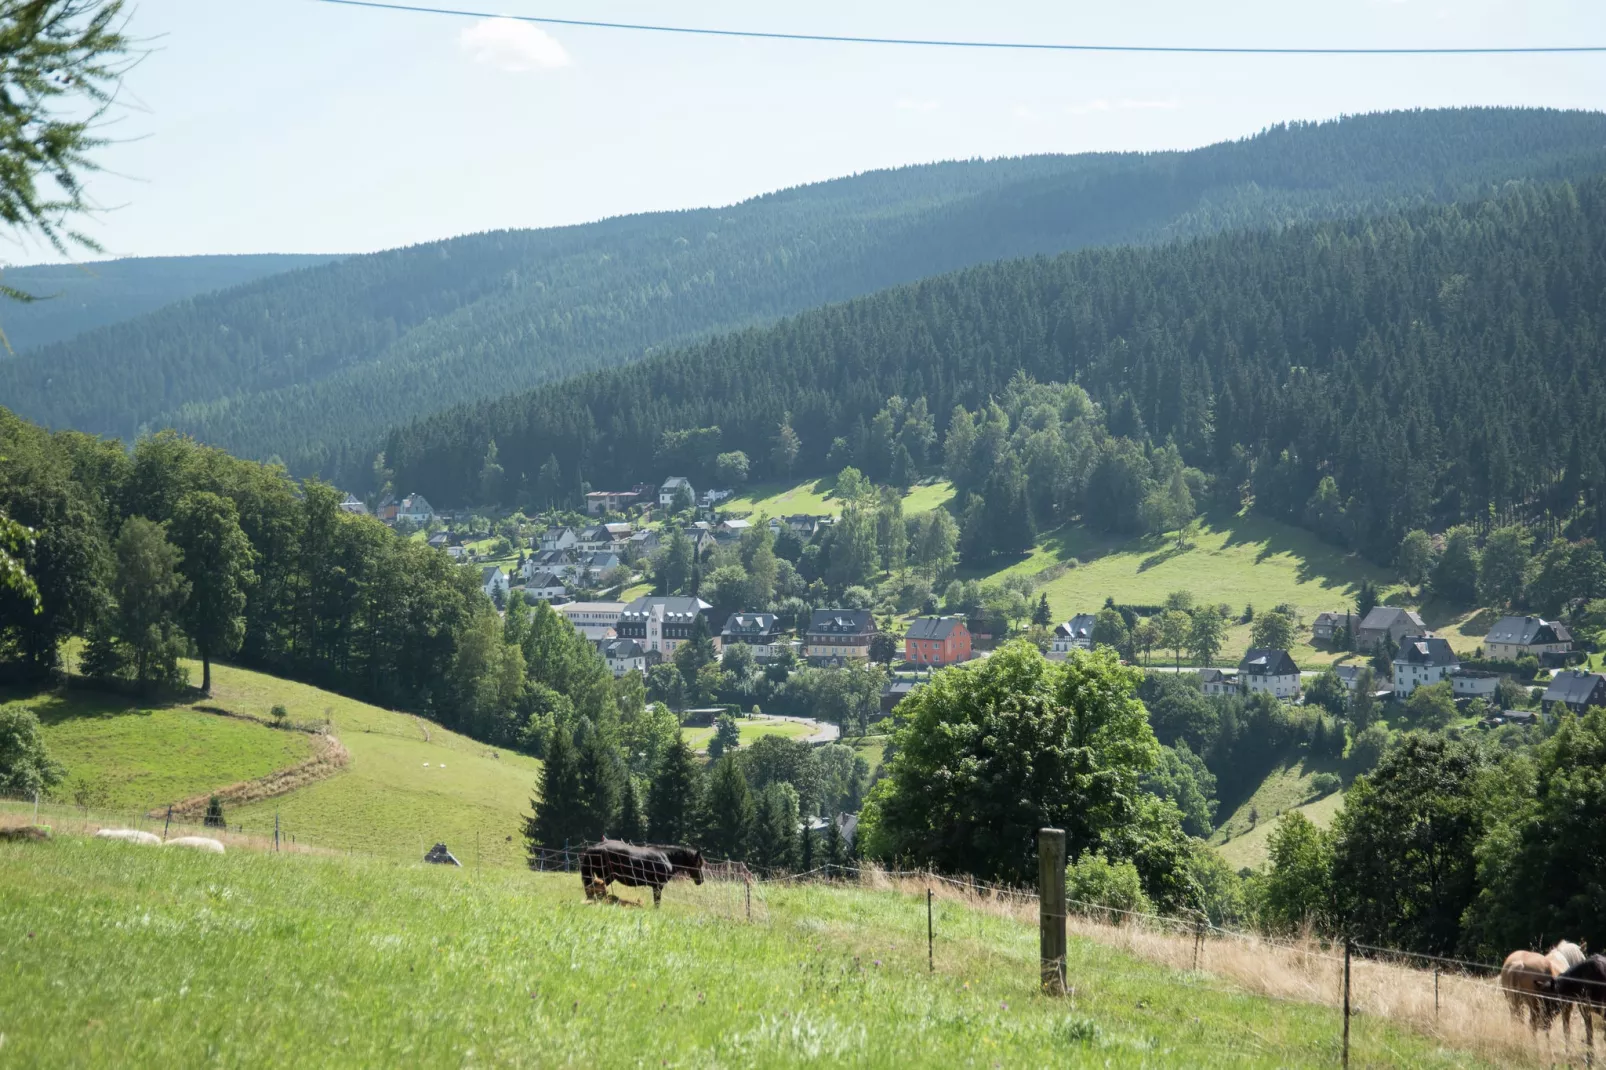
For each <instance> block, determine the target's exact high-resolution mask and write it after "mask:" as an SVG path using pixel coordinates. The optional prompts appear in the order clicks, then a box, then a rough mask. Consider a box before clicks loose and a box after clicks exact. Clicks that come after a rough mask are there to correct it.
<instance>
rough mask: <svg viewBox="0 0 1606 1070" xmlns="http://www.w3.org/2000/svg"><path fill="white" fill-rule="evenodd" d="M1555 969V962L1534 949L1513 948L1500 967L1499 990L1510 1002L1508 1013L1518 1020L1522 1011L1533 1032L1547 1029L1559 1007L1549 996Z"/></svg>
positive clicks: (1554, 977)
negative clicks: (1526, 1015)
mask: <svg viewBox="0 0 1606 1070" xmlns="http://www.w3.org/2000/svg"><path fill="white" fill-rule="evenodd" d="M1557 972H1558V971H1557V970H1556V964H1555V962H1553V961H1552V960H1551V959H1550V957H1549V956H1547V955H1541V954H1540V953H1539V952H1537V951H1513V952H1512V953H1511V954H1509V955H1507V956H1506V961H1505V962H1504V964H1502V965H1501V967H1500V990H1501V991H1502V992H1504V993H1505V994H1506V1002H1507V1003H1509V1004H1511V1016H1512V1017H1513V1018H1515V1019H1516V1020H1517V1021H1519V1022H1520V1021H1522V1016H1523V1012H1524V1011H1526V1012H1527V1014H1528V1028H1529V1029H1531V1030H1533V1031H1534V1032H1535V1033H1537V1032H1539V1031H1540V1030H1541V1029H1549V1028H1550V1023H1551V1021H1552V1020H1553V1019H1554V1018H1555V1017H1556V1011H1557V1010H1558V1009H1560V1008H1559V1007H1558V1005H1557V1003H1556V1001H1555V1000H1554V999H1553V998H1552V996H1551V992H1552V989H1553V987H1554V983H1555V979H1556V973H1557Z"/></svg>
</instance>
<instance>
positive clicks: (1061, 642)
mask: <svg viewBox="0 0 1606 1070" xmlns="http://www.w3.org/2000/svg"><path fill="white" fill-rule="evenodd" d="M1096 619H1097V618H1095V617H1094V616H1093V614H1091V613H1078V614H1077V615H1076V616H1074V617H1072V618H1071V619H1070V620H1067V621H1062V622H1061V623H1059V624H1056V625H1054V634H1053V635H1052V636H1050V637H1049V641H1048V660H1050V661H1064V660H1065V659H1066V658H1067V657H1069V656H1070V653H1071V651H1073V650H1092V649H1093V625H1094V623H1095V621H1096Z"/></svg>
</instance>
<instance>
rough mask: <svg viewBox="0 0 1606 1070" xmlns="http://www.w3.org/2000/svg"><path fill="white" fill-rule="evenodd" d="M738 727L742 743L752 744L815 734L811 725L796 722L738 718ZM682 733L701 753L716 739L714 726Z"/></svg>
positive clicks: (693, 747) (687, 730)
mask: <svg viewBox="0 0 1606 1070" xmlns="http://www.w3.org/2000/svg"><path fill="white" fill-rule="evenodd" d="M736 725H737V727H738V728H740V729H741V741H742V742H743V743H751V742H753V740H755V739H762V738H763V737H764V736H780V737H781V738H782V739H802V738H804V737H805V736H809V735H813V734H814V729H813V728H811V727H810V726H809V725H806V724H798V723H797V722H796V721H780V720H769V719H767V718H759V719H757V720H753V719H750V718H746V717H738V718H737V719H736ZM682 731H683V732H684V734H685V737H686V742H687V743H689V744H691V747H692V749H693V750H698V751H700V750H703V749H705V748H706V747H707V746H708V741H709V740H711V739H713V738H714V728H713V726H712V725H707V726H704V727H699V728H686V729H683V730H682Z"/></svg>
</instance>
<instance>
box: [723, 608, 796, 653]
mask: <svg viewBox="0 0 1606 1070" xmlns="http://www.w3.org/2000/svg"><path fill="white" fill-rule="evenodd" d="M785 642H786V635H785V633H784V632H783V631H782V629H781V620H780V618H779V617H777V616H776V615H775V614H773V613H749V612H741V613H732V614H731V615H730V616H729V617H727V618H726V619H725V627H724V628H723V629H721V630H720V633H719V645H720V648H721V649H725V648H727V647H729V646H730V645H731V644H732V643H742V644H744V645H746V646H747V647H749V648H750V649H751V650H752V651H753V659H754V660H755V661H768V660H770V659H771V658H772V657H775V656H776V655H777V654H779V653H780V652H781V648H782V647H783V646H784V645H785Z"/></svg>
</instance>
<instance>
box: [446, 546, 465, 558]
mask: <svg viewBox="0 0 1606 1070" xmlns="http://www.w3.org/2000/svg"><path fill="white" fill-rule="evenodd" d="M446 556H447V557H449V558H451V559H452V560H453V561H461V560H463V558H465V557H467V556H468V547H467V546H448V547H447V548H446Z"/></svg>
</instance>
